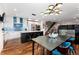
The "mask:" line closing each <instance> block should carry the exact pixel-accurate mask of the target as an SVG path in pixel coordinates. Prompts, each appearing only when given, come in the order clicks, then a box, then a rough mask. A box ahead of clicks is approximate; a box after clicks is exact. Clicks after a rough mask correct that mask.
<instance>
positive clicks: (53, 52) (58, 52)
mask: <svg viewBox="0 0 79 59" xmlns="http://www.w3.org/2000/svg"><path fill="white" fill-rule="evenodd" d="M52 55H62V53H61V52H60V51H58V49H55V50H53V51H52Z"/></svg>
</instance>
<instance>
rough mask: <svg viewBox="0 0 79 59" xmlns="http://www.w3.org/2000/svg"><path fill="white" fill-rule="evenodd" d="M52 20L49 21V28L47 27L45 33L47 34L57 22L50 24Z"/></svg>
mask: <svg viewBox="0 0 79 59" xmlns="http://www.w3.org/2000/svg"><path fill="white" fill-rule="evenodd" d="M49 23H50V22H49V21H48V23H47V27H48V29H47V31H46V32H45V35H47V34H48V33H49V31H50V30H51V28H52V27H53V26H54V25H55V24H56V22H52V23H50V25H48V24H49Z"/></svg>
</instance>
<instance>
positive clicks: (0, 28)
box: [0, 22, 4, 52]
mask: <svg viewBox="0 0 79 59" xmlns="http://www.w3.org/2000/svg"><path fill="white" fill-rule="evenodd" d="M2 27H3V24H2V23H1V22H0V52H1V51H2V49H3V44H4V43H3V32H2Z"/></svg>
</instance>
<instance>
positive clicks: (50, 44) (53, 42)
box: [32, 36, 69, 55]
mask: <svg viewBox="0 0 79 59" xmlns="http://www.w3.org/2000/svg"><path fill="white" fill-rule="evenodd" d="M68 38H69V37H68V36H58V37H56V39H54V38H50V37H48V36H39V37H37V38H33V39H32V55H34V54H35V49H34V47H35V43H37V44H39V45H40V46H42V47H43V48H44V49H47V50H49V51H52V50H53V49H55V48H56V47H57V46H59V45H61V44H62V43H63V42H65V41H66V40H67V39H68ZM44 49H43V54H44Z"/></svg>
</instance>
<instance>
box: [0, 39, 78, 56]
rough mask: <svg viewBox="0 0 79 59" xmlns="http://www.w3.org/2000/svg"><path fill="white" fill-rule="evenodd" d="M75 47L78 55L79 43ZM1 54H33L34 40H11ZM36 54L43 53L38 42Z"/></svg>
mask: <svg viewBox="0 0 79 59" xmlns="http://www.w3.org/2000/svg"><path fill="white" fill-rule="evenodd" d="M74 47H75V50H76V55H79V45H74ZM1 55H32V42H31V41H30V42H26V43H21V42H20V39H14V40H9V41H7V42H6V45H5V47H4V49H3V51H2V52H1ZM35 55H41V47H39V48H38V49H37V44H35Z"/></svg>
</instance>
